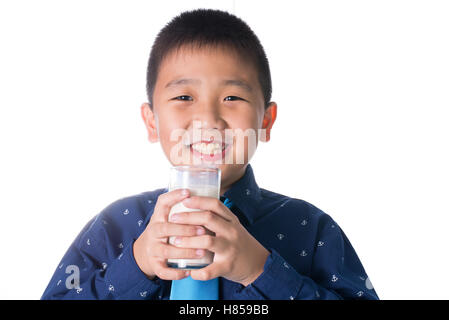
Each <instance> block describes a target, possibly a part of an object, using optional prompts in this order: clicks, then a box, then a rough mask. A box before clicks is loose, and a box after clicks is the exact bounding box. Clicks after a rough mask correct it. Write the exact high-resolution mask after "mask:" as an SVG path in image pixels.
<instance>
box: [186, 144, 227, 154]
mask: <svg viewBox="0 0 449 320" xmlns="http://www.w3.org/2000/svg"><path fill="white" fill-rule="evenodd" d="M192 148H193V149H194V150H196V151H198V152H201V153H203V154H217V153H220V152H221V151H222V145H221V144H219V143H214V142H212V143H204V142H201V143H195V144H194V145H192Z"/></svg>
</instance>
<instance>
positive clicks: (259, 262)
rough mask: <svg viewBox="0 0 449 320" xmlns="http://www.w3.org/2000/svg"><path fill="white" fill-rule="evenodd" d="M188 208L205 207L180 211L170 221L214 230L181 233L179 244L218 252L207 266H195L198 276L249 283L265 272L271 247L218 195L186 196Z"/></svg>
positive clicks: (203, 278)
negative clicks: (213, 196) (247, 227)
mask: <svg viewBox="0 0 449 320" xmlns="http://www.w3.org/2000/svg"><path fill="white" fill-rule="evenodd" d="M183 204H184V205H185V206H186V207H188V208H195V209H201V210H202V211H194V212H180V213H176V214H174V215H172V216H171V217H170V221H174V222H176V223H181V224H183V225H186V224H187V225H202V226H204V227H205V228H207V229H208V230H210V231H212V232H214V233H215V236H214V235H210V234H204V235H200V236H187V237H186V236H178V237H176V238H177V239H176V246H177V247H179V248H200V249H205V250H209V251H212V252H214V253H215V256H214V261H213V263H212V264H210V265H208V266H207V267H204V268H201V269H197V270H192V271H191V277H192V278H193V279H196V280H209V279H212V278H216V277H224V278H226V279H228V280H231V281H234V282H239V283H241V284H242V285H244V286H247V285H249V284H250V283H252V282H253V281H254V280H256V279H257V277H258V276H259V275H260V274H261V273H262V272H263V267H264V264H265V261H266V259H267V257H268V255H269V251H268V250H267V249H265V248H264V247H263V246H262V245H261V244H260V243H259V242H258V241H257V240H256V239H255V238H254V237H253V236H252V235H251V234H250V233H249V232H248V231H247V230H246V229H245V228H244V227H243V226H242V225H241V224H240V221H239V220H238V218H237V217H236V216H235V215H234V214H233V213H232V211H231V210H229V208H228V207H226V206H225V205H224V204H223V203H222V202H221V201H220V200H219V199H216V198H212V197H200V196H192V197H190V198H187V199H185V200H183Z"/></svg>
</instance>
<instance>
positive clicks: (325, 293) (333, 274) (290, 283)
mask: <svg viewBox="0 0 449 320" xmlns="http://www.w3.org/2000/svg"><path fill="white" fill-rule="evenodd" d="M325 220H326V222H325V223H324V224H323V226H322V228H321V230H320V232H319V233H318V234H317V240H316V245H315V251H314V256H313V258H312V265H311V272H310V274H309V275H304V274H301V273H299V272H297V271H296V270H295V268H294V267H293V266H292V265H291V264H289V263H288V262H287V261H286V260H285V259H284V258H283V257H282V256H281V255H280V254H279V252H278V251H276V250H275V249H272V248H270V249H269V251H270V252H271V253H270V255H269V256H268V258H267V261H266V262H265V265H264V271H263V272H262V274H261V275H260V276H259V277H258V278H257V279H256V280H255V281H254V282H253V283H251V284H250V285H248V286H247V287H243V286H242V287H243V288H242V289H241V291H240V292H239V295H240V298H241V299H251V300H259V299H264V300H266V299H268V300H286V299H290V300H320V299H321V300H340V299H366V300H377V299H379V298H378V296H377V294H376V292H375V290H374V288H373V286H372V284H371V282H370V280H369V278H368V276H367V275H366V273H365V271H364V269H363V266H362V264H361V263H360V260H359V258H358V257H357V254H356V253H355V251H354V249H353V247H352V246H351V244H350V242H349V240H348V238H347V237H346V235H345V234H344V233H343V231H342V230H341V229H340V228H339V227H338V226H337V224H336V223H335V222H334V221H333V220H332V219H330V217H329V216H327V215H326V219H325Z"/></svg>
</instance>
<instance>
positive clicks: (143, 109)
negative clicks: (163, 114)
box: [140, 102, 159, 143]
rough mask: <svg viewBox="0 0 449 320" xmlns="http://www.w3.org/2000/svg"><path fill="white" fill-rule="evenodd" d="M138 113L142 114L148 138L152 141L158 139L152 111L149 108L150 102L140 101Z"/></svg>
mask: <svg viewBox="0 0 449 320" xmlns="http://www.w3.org/2000/svg"><path fill="white" fill-rule="evenodd" d="M140 113H141V115H142V119H143V122H144V123H145V128H146V129H147V131H148V140H149V141H150V142H152V143H154V142H158V141H159V136H158V134H157V126H156V120H155V117H154V112H153V111H152V110H151V108H150V104H149V103H147V102H144V103H142V105H141V106H140Z"/></svg>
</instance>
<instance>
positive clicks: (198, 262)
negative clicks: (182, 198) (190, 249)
mask: <svg viewBox="0 0 449 320" xmlns="http://www.w3.org/2000/svg"><path fill="white" fill-rule="evenodd" d="M187 189H189V190H190V196H202V197H212V198H216V199H220V190H219V188H218V187H217V186H214V185H197V186H189V187H188V188H187ZM192 211H202V210H201V209H192V208H187V207H186V206H184V204H183V203H182V202H178V203H177V204H175V205H174V206H172V208H171V210H170V213H169V215H168V221H170V217H171V215H173V214H174V213H177V212H192ZM206 233H207V234H212V232H210V231H208V230H206ZM174 239H175V237H170V238H169V243H170V244H172V245H173V244H174ZM213 258H214V253H213V252H210V251H208V250H205V254H204V256H203V257H202V258H199V259H168V260H167V264H168V265H169V266H170V267H174V268H180V269H197V268H202V267H205V266H207V265H208V264H211V263H212V261H213Z"/></svg>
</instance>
